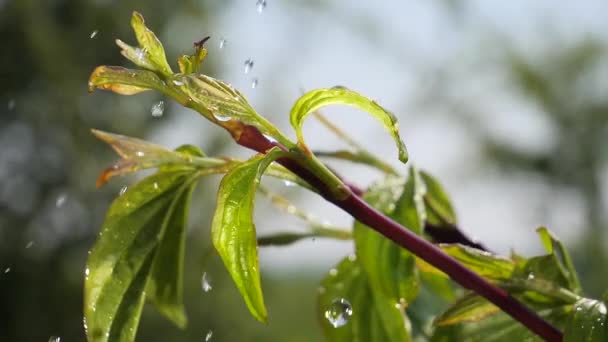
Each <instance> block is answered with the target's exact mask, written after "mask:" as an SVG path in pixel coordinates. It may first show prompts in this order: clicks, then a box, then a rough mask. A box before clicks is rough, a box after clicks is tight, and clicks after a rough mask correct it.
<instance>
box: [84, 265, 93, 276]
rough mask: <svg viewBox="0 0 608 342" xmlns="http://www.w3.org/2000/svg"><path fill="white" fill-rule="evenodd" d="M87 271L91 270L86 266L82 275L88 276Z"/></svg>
mask: <svg viewBox="0 0 608 342" xmlns="http://www.w3.org/2000/svg"><path fill="white" fill-rule="evenodd" d="M89 273H91V270H89V268H88V267H87V268H86V269H85V270H84V275H85V276H87V277H88V276H89Z"/></svg>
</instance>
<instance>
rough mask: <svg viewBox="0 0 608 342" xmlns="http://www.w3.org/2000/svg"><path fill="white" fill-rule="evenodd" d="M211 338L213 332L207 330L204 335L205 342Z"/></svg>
mask: <svg viewBox="0 0 608 342" xmlns="http://www.w3.org/2000/svg"><path fill="white" fill-rule="evenodd" d="M212 337H213V331H211V330H209V331H208V332H207V335H205V342H209V341H211V338H212Z"/></svg>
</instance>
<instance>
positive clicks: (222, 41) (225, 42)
mask: <svg viewBox="0 0 608 342" xmlns="http://www.w3.org/2000/svg"><path fill="white" fill-rule="evenodd" d="M226 44H228V41H227V40H226V39H225V38H222V39H220V49H223V48H225V47H226Z"/></svg>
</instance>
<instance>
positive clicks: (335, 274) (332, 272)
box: [329, 268, 338, 277]
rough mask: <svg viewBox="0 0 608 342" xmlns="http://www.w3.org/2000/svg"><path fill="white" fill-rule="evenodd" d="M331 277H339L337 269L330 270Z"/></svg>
mask: <svg viewBox="0 0 608 342" xmlns="http://www.w3.org/2000/svg"><path fill="white" fill-rule="evenodd" d="M329 275H330V276H332V277H335V276H337V275H338V270H337V269H335V268H332V269H331V270H329Z"/></svg>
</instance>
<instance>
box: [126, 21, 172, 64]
mask: <svg viewBox="0 0 608 342" xmlns="http://www.w3.org/2000/svg"><path fill="white" fill-rule="evenodd" d="M131 27H132V28H133V31H134V32H135V37H136V38H137V41H138V42H139V46H140V47H141V49H142V50H141V53H142V54H143V58H142V59H147V60H148V61H149V63H150V64H151V65H152V66H153V69H152V70H154V71H158V72H160V73H161V74H163V75H165V76H169V75H171V74H173V71H172V70H171V67H170V66H169V63H168V62H167V56H165V49H164V48H163V44H161V42H160V40H158V38H157V37H156V35H155V34H154V32H152V31H151V30H150V29H148V27H146V25H145V23H144V17H143V16H142V15H141V14H139V13H137V12H133V16H132V17H131Z"/></svg>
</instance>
